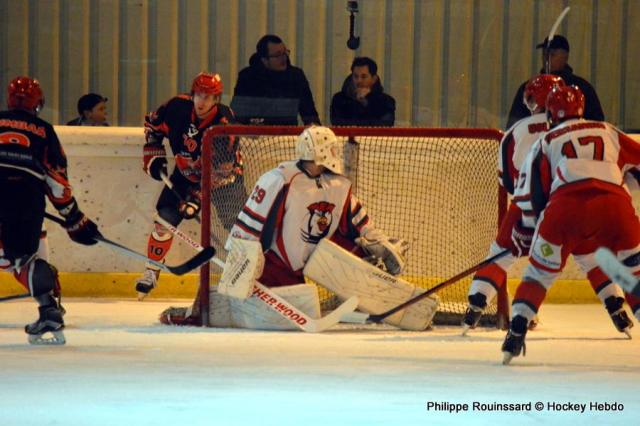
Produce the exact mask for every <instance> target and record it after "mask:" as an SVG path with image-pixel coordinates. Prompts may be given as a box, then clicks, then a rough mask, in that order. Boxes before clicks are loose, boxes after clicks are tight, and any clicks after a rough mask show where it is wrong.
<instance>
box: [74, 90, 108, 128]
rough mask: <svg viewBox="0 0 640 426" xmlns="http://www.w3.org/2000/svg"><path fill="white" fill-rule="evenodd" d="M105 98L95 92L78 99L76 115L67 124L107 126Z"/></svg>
mask: <svg viewBox="0 0 640 426" xmlns="http://www.w3.org/2000/svg"><path fill="white" fill-rule="evenodd" d="M107 100H108V99H107V98H105V97H102V96H101V95H98V94H97V93H88V94H86V95H83V96H81V97H80V99H78V117H77V118H74V119H73V120H71V121H69V122H68V123H67V126H108V125H109V123H107Z"/></svg>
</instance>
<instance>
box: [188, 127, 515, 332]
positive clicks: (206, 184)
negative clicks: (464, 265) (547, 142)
mask: <svg viewBox="0 0 640 426" xmlns="http://www.w3.org/2000/svg"><path fill="white" fill-rule="evenodd" d="M304 129H305V127H302V126H245V125H226V126H213V127H212V130H211V132H212V135H213V136H214V137H213V138H210V139H208V140H207V141H203V143H202V156H201V158H202V170H210V169H211V168H212V163H211V158H212V157H211V154H212V147H211V143H210V141H211V140H214V139H215V136H222V135H233V136H243V135H283V136H296V135H299V134H300V133H302V131H303V130H304ZM354 129H355V128H354V127H331V130H333V132H334V133H335V134H336V136H350V135H351V134H352V133H353V132H354ZM357 133H358V136H381V137H385V136H386V137H402V136H404V137H431V138H434V137H443V138H447V137H448V138H456V137H459V138H478V139H491V140H495V141H496V143H499V142H500V140H501V139H502V136H503V132H501V131H500V130H497V129H490V128H477V129H474V128H417V127H406V128H403V127H384V128H382V127H358V128H357ZM496 179H497V174H496ZM210 187H211V174H210V173H202V188H210ZM507 203H508V200H507V193H506V191H505V190H504V188H503V187H502V186H500V185H498V217H497V218H496V220H497V223H498V226H499V225H500V222H501V221H502V218H503V217H504V215H505V213H506V210H507ZM202 205H208V206H210V205H211V192H210V191H204V190H203V191H202ZM201 245H202V246H203V247H207V246H209V245H211V209H210V208H207V209H203V210H202V223H201ZM470 266H471V265H470ZM210 273H211V264H210V263H209V262H207V263H205V264H204V265H202V267H201V269H200V280H199V288H198V297H197V299H196V300H199V304H200V312H199V314H200V320H201V324H202V325H203V326H209V282H210ZM196 303H198V302H196ZM497 310H498V326H501V327H505V326H506V324H508V320H509V300H508V291H507V288H506V286H505V288H504V289H502V290H501V291H499V292H498V298H497Z"/></svg>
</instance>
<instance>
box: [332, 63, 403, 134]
mask: <svg viewBox="0 0 640 426" xmlns="http://www.w3.org/2000/svg"><path fill="white" fill-rule="evenodd" d="M395 113H396V101H395V99H393V98H392V97H391V96H389V95H387V94H386V93H384V91H383V89H382V85H381V84H380V78H379V77H378V65H377V64H376V63H375V61H374V60H373V59H371V58H367V57H358V58H355V59H354V60H353V63H352V64H351V75H349V76H348V77H347V78H346V79H345V81H344V84H343V85H342V90H341V91H340V92H338V93H336V94H335V95H333V99H332V100H331V124H333V125H334V126H393V123H394V121H395Z"/></svg>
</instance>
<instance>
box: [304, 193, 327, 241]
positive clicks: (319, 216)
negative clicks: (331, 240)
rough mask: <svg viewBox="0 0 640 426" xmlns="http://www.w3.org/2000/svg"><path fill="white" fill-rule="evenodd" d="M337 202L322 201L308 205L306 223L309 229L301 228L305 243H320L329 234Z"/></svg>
mask: <svg viewBox="0 0 640 426" xmlns="http://www.w3.org/2000/svg"><path fill="white" fill-rule="evenodd" d="M335 207H336V205H335V204H331V203H327V202H326V201H320V202H317V203H313V204H309V205H308V206H307V214H306V215H305V223H306V227H307V229H304V228H303V229H301V230H300V231H301V232H302V241H304V242H305V243H311V244H318V243H319V242H320V240H321V239H323V238H324V237H326V236H327V234H328V233H329V229H331V223H333V215H332V214H331V213H332V212H333V209H334V208H335Z"/></svg>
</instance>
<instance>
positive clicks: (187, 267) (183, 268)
mask: <svg viewBox="0 0 640 426" xmlns="http://www.w3.org/2000/svg"><path fill="white" fill-rule="evenodd" d="M44 216H45V217H46V218H47V219H49V220H51V221H53V222H56V223H57V224H59V225H62V226H64V225H65V222H64V220H63V219H61V218H59V217H57V216H54V215H52V214H50V213H47V212H45V214H44ZM95 239H96V240H97V241H98V242H100V243H102V244H104V245H106V246H108V247H109V248H111V249H112V250H115V251H118V252H120V253H122V254H124V255H125V256H129V257H132V258H134V259H138V260H141V261H143V262H148V263H150V264H152V265H153V266H155V267H157V268H159V269H162V270H163V271H166V272H171V273H172V274H175V275H184V274H186V273H187V272H189V271H191V270H193V269H195V268H197V267H198V266H200V265H202V264H203V263H205V262H208V261H209V260H210V259H211V258H212V257H213V256H215V254H216V250H215V249H214V248H213V247H211V246H209V247H206V248H205V249H203V250H202V251H201V252H199V253H198V254H196V255H195V256H193V257H192V258H191V259H189V260H187V261H186V262H184V263H182V264H180V265H175V266H169V265H165V264H164V263H162V262H158V261H157V260H153V259H149V258H148V257H147V256H145V255H143V254H140V253H138V252H136V251H133V250H131V249H130V248H128V247H125V246H123V245H122V244H118V243H116V242H115V241H111V240H109V239H107V238H105V237H102V236H99V237H96V238H95Z"/></svg>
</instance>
